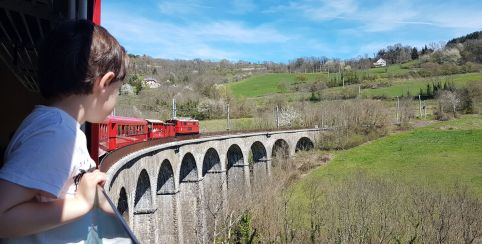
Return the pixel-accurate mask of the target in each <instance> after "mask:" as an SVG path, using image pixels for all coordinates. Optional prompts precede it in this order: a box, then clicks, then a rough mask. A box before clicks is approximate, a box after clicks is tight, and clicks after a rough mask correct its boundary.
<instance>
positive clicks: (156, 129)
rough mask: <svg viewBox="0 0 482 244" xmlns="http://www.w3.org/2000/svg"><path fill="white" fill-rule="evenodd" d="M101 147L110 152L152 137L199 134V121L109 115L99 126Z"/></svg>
mask: <svg viewBox="0 0 482 244" xmlns="http://www.w3.org/2000/svg"><path fill="white" fill-rule="evenodd" d="M98 133H99V134H98V138H99V148H100V149H101V150H103V151H105V152H110V151H113V150H116V149H118V148H121V147H124V146H127V145H130V144H133V143H137V142H143V141H147V140H152V139H158V138H168V137H175V136H180V135H191V134H199V121H197V120H194V119H189V118H174V119H170V120H167V121H165V122H164V121H161V120H153V119H138V118H128V117H121V116H109V117H107V119H106V120H105V121H104V122H103V123H101V124H99V126H98Z"/></svg>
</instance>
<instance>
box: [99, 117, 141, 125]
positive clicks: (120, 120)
mask: <svg viewBox="0 0 482 244" xmlns="http://www.w3.org/2000/svg"><path fill="white" fill-rule="evenodd" d="M104 122H110V123H114V122H115V123H129V124H140V125H144V124H147V121H146V120H145V119H139V118H131V117H123V116H112V115H109V116H107V118H106V119H105V121H104Z"/></svg>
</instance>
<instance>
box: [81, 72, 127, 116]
mask: <svg viewBox="0 0 482 244" xmlns="http://www.w3.org/2000/svg"><path fill="white" fill-rule="evenodd" d="M121 86H122V82H121V81H117V82H113V83H111V84H109V85H108V86H106V87H105V88H104V90H103V92H100V93H95V94H93V95H94V103H93V107H92V108H91V110H90V111H91V113H90V116H88V118H87V121H89V122H92V123H101V122H103V121H104V120H105V118H106V117H107V116H108V115H109V114H111V113H112V110H114V107H115V105H116V103H117V97H118V96H119V89H120V87H121Z"/></svg>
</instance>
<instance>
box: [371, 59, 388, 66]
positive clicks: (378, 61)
mask: <svg viewBox="0 0 482 244" xmlns="http://www.w3.org/2000/svg"><path fill="white" fill-rule="evenodd" d="M373 65H374V66H375V67H385V66H387V61H385V59H383V58H380V59H378V60H377V61H376V62H375V63H373Z"/></svg>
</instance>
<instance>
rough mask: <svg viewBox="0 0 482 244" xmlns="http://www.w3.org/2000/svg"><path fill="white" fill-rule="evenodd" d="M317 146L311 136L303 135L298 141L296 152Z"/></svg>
mask: <svg viewBox="0 0 482 244" xmlns="http://www.w3.org/2000/svg"><path fill="white" fill-rule="evenodd" d="M314 147H315V145H314V144H313V142H312V141H311V139H310V138H308V137H302V138H300V139H299V140H298V142H297V143H296V149H295V152H298V151H309V150H311V149H313V148H314Z"/></svg>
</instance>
